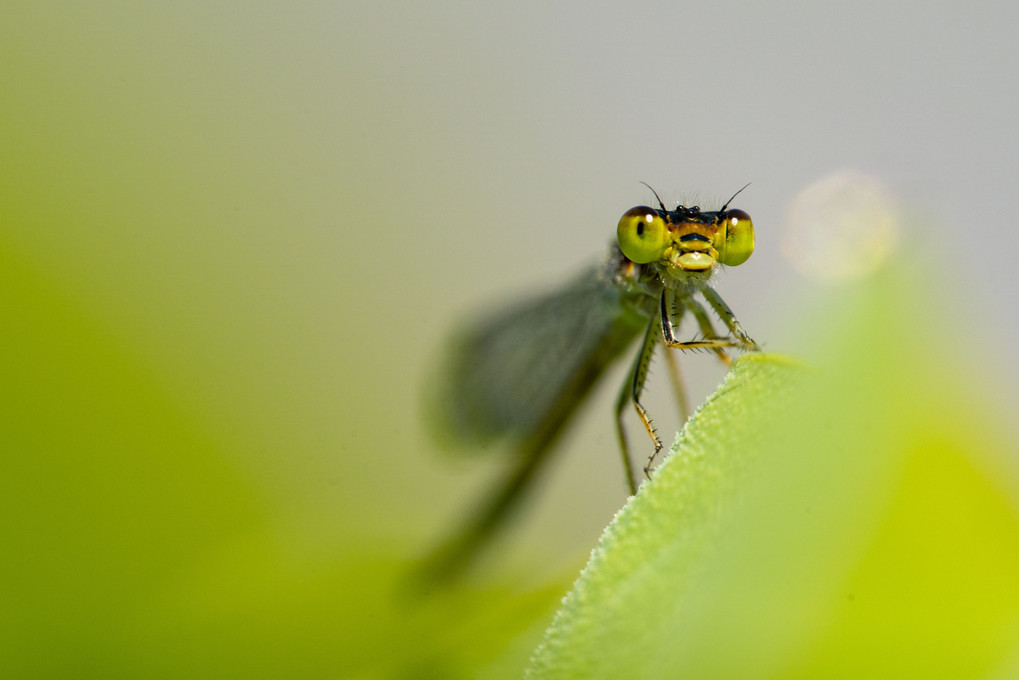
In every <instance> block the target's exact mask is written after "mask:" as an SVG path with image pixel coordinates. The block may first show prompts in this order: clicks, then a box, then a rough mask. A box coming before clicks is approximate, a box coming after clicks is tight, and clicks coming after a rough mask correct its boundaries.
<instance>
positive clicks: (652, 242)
mask: <svg viewBox="0 0 1019 680" xmlns="http://www.w3.org/2000/svg"><path fill="white" fill-rule="evenodd" d="M667 237H668V230H666V228H665V221H664V220H662V218H661V216H660V215H659V214H658V213H657V212H656V211H655V210H654V209H652V208H648V207H646V206H639V207H636V208H630V209H629V210H627V211H626V212H625V213H623V216H622V217H620V218H619V226H618V227H617V228H616V239H618V241H619V249H620V250H622V251H623V255H626V256H627V257H628V258H630V259H631V260H633V261H634V262H636V263H637V264H646V263H648V262H654V261H655V260H660V259H662V257H663V256H664V255H665V248H666V246H667V245H668V238H667Z"/></svg>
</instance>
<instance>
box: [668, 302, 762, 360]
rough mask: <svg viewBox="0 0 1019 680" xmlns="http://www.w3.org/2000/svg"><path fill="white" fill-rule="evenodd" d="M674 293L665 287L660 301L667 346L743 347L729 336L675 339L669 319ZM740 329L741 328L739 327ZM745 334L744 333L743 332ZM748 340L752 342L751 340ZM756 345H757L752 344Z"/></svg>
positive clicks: (702, 347) (685, 347) (676, 347)
mask: <svg viewBox="0 0 1019 680" xmlns="http://www.w3.org/2000/svg"><path fill="white" fill-rule="evenodd" d="M673 297H675V296H674V294H673V292H672V290H670V289H669V288H666V289H665V290H664V291H663V292H662V301H661V305H660V314H659V316H660V318H661V322H662V337H663V338H664V339H665V344H666V346H668V347H674V348H675V349H710V350H713V351H714V350H718V349H725V348H726V347H743V346H744V345H743V344H741V343H739V342H737V341H735V340H732V339H730V338H705V339H704V340H689V341H686V342H681V341H679V340H677V339H676V331H675V328H674V326H673V324H672V321H671V320H670V312H669V310H670V307H671V306H672V305H671V303H672V299H673ZM740 330H741V331H742V328H741V329H740ZM744 335H745V333H744ZM750 342H753V341H752V340H751V341H750ZM754 347H757V345H754Z"/></svg>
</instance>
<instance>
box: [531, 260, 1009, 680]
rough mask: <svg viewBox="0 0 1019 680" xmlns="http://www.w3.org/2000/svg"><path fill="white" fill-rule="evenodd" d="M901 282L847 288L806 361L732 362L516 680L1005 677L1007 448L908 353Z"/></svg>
mask: <svg viewBox="0 0 1019 680" xmlns="http://www.w3.org/2000/svg"><path fill="white" fill-rule="evenodd" d="M912 274H915V272H912ZM913 280H914V281H915V280H917V279H915V278H914V279H913ZM906 282H907V278H906V275H905V274H900V275H895V274H890V273H887V272H885V273H883V274H882V275H879V276H877V277H875V279H874V280H872V281H870V282H869V283H868V284H866V285H862V286H861V287H860V289H859V290H857V291H855V292H854V293H852V294H847V295H846V296H845V297H844V299H843V300H842V301H841V304H840V305H839V307H838V308H839V309H840V310H841V312H840V317H839V318H838V319H836V320H835V321H834V322H833V323H832V325H831V327H829V328H828V329H827V330H825V331H823V332H818V333H817V336H818V343H819V346H822V347H825V348H827V349H826V351H825V352H822V353H821V354H822V356H821V358H820V359H818V360H817V361H816V362H815V363H812V364H810V365H809V366H806V367H805V366H799V365H796V364H791V363H789V362H786V361H783V360H778V359H776V358H774V357H770V356H767V355H765V356H757V357H747V358H745V359H743V360H742V361H740V362H739V363H738V365H737V366H736V368H735V370H734V371H733V372H732V374H731V375H730V376H729V378H728V380H727V381H726V382H725V384H724V385H723V386H722V388H721V389H720V390H719V391H718V392H717V393H716V394H715V395H714V396H713V397H712V398H711V399H710V400H709V401H708V402H707V403H706V404H705V405H704V406H703V407H702V408H701V410H700V411H699V413H698V414H697V416H696V417H695V418H694V419H693V420H692V421H691V422H690V423H689V424H688V426H687V428H686V429H685V431H684V432H683V434H682V436H681V437H680V439H679V440H678V441H677V444H676V447H675V448H674V450H673V455H672V456H671V457H670V459H669V460H668V461H667V463H665V464H664V465H663V466H662V467H661V469H660V470H659V471H658V473H657V474H656V475H655V477H654V479H653V480H652V481H651V482H650V483H648V484H646V485H645V486H644V488H643V489H642V490H641V492H640V493H639V494H638V495H637V496H636V497H635V498H634V499H633V501H632V502H631V503H630V504H629V505H628V506H627V507H626V508H625V509H624V510H623V511H622V512H620V514H619V515H618V516H617V518H616V519H615V520H614V522H613V523H612V524H611V525H610V526H609V527H608V529H607V530H606V532H605V534H604V536H603V537H602V540H601V542H600V544H599V546H598V547H597V548H596V549H595V551H594V553H593V555H592V557H591V560H590V563H589V564H588V566H587V568H586V569H585V570H584V572H583V574H582V575H581V577H580V579H579V580H578V581H577V583H576V584H575V586H574V588H573V590H572V592H571V593H570V594H569V596H568V597H567V598H566V600H565V602H564V604H563V607H562V609H561V610H560V612H559V613H558V615H557V617H556V619H555V622H554V623H553V625H552V626H551V627H550V629H549V630H548V631H547V633H546V637H545V640H544V642H543V643H542V645H541V646H540V647H539V649H538V650H537V652H536V654H535V656H534V658H533V659H532V663H531V667H530V669H529V671H530V677H533V678H576V677H590V678H594V677H604V678H628V677H641V678H664V677H689V678H742V679H746V678H833V677H847V678H848V677H853V678H861V677H890V678H892V677H893V678H913V677H915V678H935V677H943V678H974V677H1005V676H1006V675H1002V674H1007V673H1008V671H1009V670H1011V671H1015V670H1016V666H1015V664H1016V662H1017V658H1019V657H1017V654H1019V512H1017V508H1019V505H1017V502H1016V500H1017V498H1016V493H1015V492H1016V488H1017V487H1016V484H1015V477H1014V474H1015V468H1014V467H1011V468H1010V467H1009V461H1008V460H1007V452H1009V451H1013V452H1014V447H1009V446H1008V445H1007V444H1006V443H1005V438H1004V437H1005V435H1004V434H1002V433H1000V432H996V431H995V430H994V427H993V426H992V424H991V423H989V422H988V419H987V416H986V411H988V409H982V404H981V403H980V402H979V400H977V399H974V398H973V397H972V395H971V394H970V392H972V390H971V389H970V390H967V389H966V388H965V387H964V386H962V385H960V384H959V382H958V381H957V380H956V379H955V377H954V376H953V375H952V374H951V369H950V366H951V357H946V356H945V355H944V352H942V351H940V350H939V348H937V347H930V346H929V345H927V344H925V343H923V342H922V341H920V342H913V343H912V344H909V343H908V341H909V340H910V339H911V338H916V337H917V329H918V328H923V327H924V325H923V324H924V322H925V321H926V319H923V318H922V317H923V314H922V313H920V312H918V310H920V309H921V308H922V307H923V306H924V305H923V303H922V302H921V301H919V300H917V298H916V296H914V295H912V294H911V293H910V291H911V290H912V289H911V287H910V286H909V285H907V283H906ZM989 401H990V400H989ZM1011 464H1012V465H1014V464H1015V461H1014V459H1013V460H1012V461H1011Z"/></svg>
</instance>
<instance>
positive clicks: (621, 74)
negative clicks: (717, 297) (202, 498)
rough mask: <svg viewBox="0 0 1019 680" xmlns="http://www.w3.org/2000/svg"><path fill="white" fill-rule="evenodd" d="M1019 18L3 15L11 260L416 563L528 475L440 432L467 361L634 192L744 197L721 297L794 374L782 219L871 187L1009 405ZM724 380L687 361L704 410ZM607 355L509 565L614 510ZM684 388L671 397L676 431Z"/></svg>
mask: <svg viewBox="0 0 1019 680" xmlns="http://www.w3.org/2000/svg"><path fill="white" fill-rule="evenodd" d="M1017 19H1019V12H1017V10H1015V8H1014V5H1011V4H1007V3H1004V2H1000V3H978V2H970V3H947V2H935V3H927V4H920V3H907V2H901V1H899V2H896V1H891V2H889V1H887V0H882V1H881V2H857V3H816V2H799V3H797V2H783V3H734V2H677V3H665V2H629V3H625V4H624V3H605V2H585V3H580V2H566V3H557V2H552V3H548V2H529V1H524V2H514V3H498V4H496V3H470V2H439V3H406V2H404V3H394V2H375V1H372V2H368V1H363V0H346V1H345V2H342V3H336V4H328V3H287V4H286V5H285V6H283V5H274V4H271V3H245V4H243V5H218V6H209V5H207V4H205V3H192V4H188V3H175V4H173V5H172V6H171V5H167V6H162V7H155V6H145V7H141V6H133V5H123V6H113V5H107V6H106V7H105V8H104V9H102V10H99V9H96V8H88V9H86V8H82V7H80V6H76V5H69V6H66V7H60V8H57V7H55V6H49V5H41V4H35V3H23V4H19V3H12V4H11V5H8V6H7V8H6V9H4V10H2V11H0V24H2V25H4V27H5V28H4V32H5V33H6V34H7V36H6V37H5V40H4V42H5V45H6V49H5V52H6V56H5V58H4V61H5V69H9V71H8V74H9V78H8V79H7V80H8V84H7V86H6V87H5V88H4V90H5V92H4V94H2V95H0V98H2V99H0V101H2V102H3V106H4V109H5V111H6V113H5V116H6V123H5V129H6V144H7V146H8V152H9V153H8V154H7V155H8V159H11V158H14V159H20V161H23V162H22V164H21V165H20V166H19V168H18V171H17V172H16V173H15V172H11V173H9V174H8V176H7V177H5V179H4V182H6V183H7V190H8V191H9V192H10V196H13V197H16V198H17V199H18V200H22V199H25V197H30V198H31V197H35V198H40V197H41V198H40V200H39V201H38V202H37V204H36V207H38V206H44V210H46V211H50V212H48V213H46V214H47V215H48V216H49V217H51V218H52V219H48V221H44V222H40V224H45V225H47V226H46V228H40V227H39V226H38V224H37V223H33V222H32V220H20V219H11V220H8V222H7V224H6V226H5V227H4V229H5V234H4V237H5V239H6V242H7V244H8V246H9V247H11V248H14V249H16V250H17V251H18V252H20V253H23V254H24V257H25V258H27V259H29V260H31V261H33V262H35V263H36V264H37V265H38V266H39V267H40V268H42V269H43V270H45V271H47V272H49V273H50V274H49V275H50V276H51V277H52V279H53V281H54V282H56V283H58V284H59V285H61V286H62V287H63V288H64V289H66V290H68V291H74V293H73V294H74V295H75V296H76V298H77V299H78V300H80V303H81V305H82V307H83V308H84V309H86V310H88V314H89V315H90V318H95V319H98V320H99V322H100V323H102V324H104V327H108V328H109V329H111V333H113V334H115V336H116V337H117V342H118V343H120V346H123V347H126V348H128V350H129V351H131V352H134V353H136V354H137V356H138V357H139V359H140V360H141V361H142V362H143V363H144V364H145V366H146V367H147V370H149V371H150V372H151V373H152V375H154V376H156V378H157V379H158V380H159V381H160V383H161V384H162V385H163V386H164V387H165V389H166V390H167V392H168V393H169V394H171V395H172V397H173V399H174V401H175V403H178V404H180V405H182V408H184V409H185V410H186V411H187V412H189V413H194V414H198V416H197V417H198V418H199V419H200V420H202V421H203V422H205V423H206V425H207V427H208V430H209V431H210V432H213V433H215V436H216V437H218V438H219V441H222V442H223V443H224V444H223V446H224V450H226V451H228V452H229V453H230V455H231V456H233V458H234V460H235V461H236V464H237V465H238V466H239V467H241V468H242V469H243V470H244V471H245V475H246V476H247V478H248V479H250V480H252V482H253V483H254V484H256V485H257V486H258V487H259V488H261V489H263V490H264V491H265V492H266V493H267V495H268V496H269V497H270V498H271V499H272V502H271V503H270V504H269V505H270V507H271V508H273V512H274V514H273V517H274V518H276V519H275V520H274V521H278V522H279V523H281V525H282V526H284V527H285V528H286V531H285V532H284V533H291V534H292V533H294V532H297V533H300V532H304V534H306V535H308V536H313V537H316V538H315V539H314V540H320V541H323V542H325V543H330V542H343V541H346V540H347V537H348V536H350V535H354V534H356V535H358V536H360V537H362V538H364V537H368V538H367V540H377V541H380V542H382V541H386V540H388V539H389V538H392V537H398V538H399V540H400V541H401V542H403V544H405V545H407V546H412V548H411V552H412V553H419V552H422V551H424V550H426V549H427V547H428V546H429V545H431V544H432V543H433V541H435V540H437V539H439V538H440V537H441V536H442V535H443V534H444V532H445V531H447V530H449V529H451V528H452V527H453V526H455V524H456V523H457V521H459V520H460V519H461V518H462V517H463V516H464V514H466V513H468V512H469V511H470V510H469V508H470V507H471V503H472V502H474V501H475V500H476V499H477V497H478V495H479V494H480V493H483V491H484V489H485V488H486V485H487V484H488V483H489V482H490V481H491V480H492V479H493V478H495V477H497V476H498V475H499V473H500V471H501V470H502V469H503V467H504V464H505V463H506V462H507V461H506V459H505V458H504V457H501V456H499V455H497V454H492V455H488V456H486V457H482V458H481V460H479V462H478V463H477V464H470V463H467V462H464V461H463V459H458V458H456V457H449V456H443V455H442V452H441V451H440V450H439V449H438V447H436V446H435V445H434V444H433V443H431V439H430V438H429V437H428V435H427V432H426V428H425V427H424V426H423V423H422V412H423V409H422V406H421V403H420V401H421V395H422V394H423V393H424V392H425V391H426V389H427V387H426V386H427V384H428V381H429V380H431V379H433V378H434V372H435V370H436V368H435V365H436V361H437V360H438V358H439V356H440V355H441V351H442V347H443V344H444V342H445V340H446V338H448V337H449V335H450V333H451V332H453V330H454V329H455V328H456V327H457V325H458V324H460V323H463V322H464V321H465V320H468V319H469V318H470V316H471V314H472V313H473V312H476V311H477V310H480V309H486V308H492V307H493V306H497V305H499V304H501V303H504V302H507V301H511V300H514V299H516V298H517V297H518V296H519V295H525V294H528V293H535V292H540V291H543V290H547V289H549V288H550V287H554V286H556V285H559V284H561V283H563V282H565V281H567V280H569V279H570V278H571V277H572V276H574V275H575V274H576V273H578V272H580V271H582V270H583V269H584V268H585V267H586V266H588V265H589V264H590V263H592V262H593V261H596V260H597V259H598V258H599V257H601V256H602V255H603V253H604V252H605V249H606V247H607V245H608V243H609V242H610V240H611V239H612V238H613V237H614V230H615V226H616V222H617V220H618V218H619V216H620V215H621V214H622V212H623V211H625V210H626V209H628V208H630V207H631V206H633V205H638V204H642V203H647V202H648V201H649V200H651V195H650V193H649V192H648V191H647V190H646V189H645V188H644V187H643V186H642V185H641V184H640V183H639V182H640V181H646V182H648V183H649V184H651V185H652V186H654V187H655V188H656V189H657V190H658V191H659V193H661V195H662V197H663V198H664V199H665V200H666V201H667V202H669V203H672V202H674V201H677V200H685V201H687V200H688V201H691V202H697V203H699V204H700V205H701V206H702V207H705V208H711V207H716V206H717V205H718V204H719V203H721V202H722V201H724V200H725V199H726V198H728V197H729V196H730V195H731V194H732V193H733V192H735V191H736V190H737V189H739V188H740V187H741V186H743V185H744V184H746V183H747V182H752V183H753V184H752V185H751V186H750V187H749V188H748V189H747V190H746V191H744V192H743V193H742V194H741V195H740V196H739V198H738V199H737V200H736V202H735V205H736V206H738V207H740V208H743V209H745V210H747V211H748V212H749V213H750V214H751V215H752V216H753V218H754V222H755V225H756V230H757V250H756V252H755V254H754V256H753V257H752V258H751V259H750V260H749V261H748V262H747V263H746V264H744V265H742V266H741V267H739V268H738V269H730V270H727V271H725V272H723V273H722V275H721V276H720V277H719V282H718V287H719V290H720V291H721V293H722V294H723V296H724V297H725V299H726V300H727V301H728V302H729V304H730V305H731V306H732V308H733V309H734V310H735V311H736V313H737V315H738V316H739V318H740V320H741V321H742V322H743V324H744V326H745V327H746V328H747V329H749V330H750V332H751V333H752V334H753V335H754V337H755V338H757V339H758V341H760V342H761V343H762V344H763V345H764V347H765V348H766V349H768V350H771V351H776V352H785V353H794V354H795V353H799V352H801V351H806V350H808V349H809V348H804V347H803V342H802V337H803V330H804V328H803V319H805V318H807V317H808V315H807V313H806V312H805V311H804V310H807V309H809V308H810V305H811V304H812V303H813V301H815V300H817V299H820V298H819V296H817V295H815V293H816V291H818V290H820V289H822V288H823V287H824V286H826V285H828V284H825V283H822V282H821V281H819V280H817V279H814V278H810V277H808V276H804V275H802V274H799V273H797V271H796V269H795V268H794V266H793V264H792V263H791V262H790V260H789V259H787V258H786V257H784V256H783V255H782V243H783V239H784V238H785V234H786V233H787V229H788V227H789V211H790V209H791V205H792V204H793V202H794V200H795V199H796V198H797V197H798V196H800V195H801V194H802V192H804V190H806V189H808V187H810V186H812V185H814V184H815V183H816V182H818V181H821V180H824V179H825V178H828V177H831V176H840V175H841V174H842V173H846V172H854V173H860V174H861V176H865V177H869V178H870V179H871V180H873V181H874V182H875V183H877V184H878V185H879V186H880V187H881V188H882V191H883V192H884V195H885V197H886V199H887V201H888V202H889V203H890V204H891V205H893V206H894V207H895V209H896V210H898V211H900V214H901V215H902V216H903V219H902V233H901V234H900V236H899V241H898V250H896V251H894V252H893V253H892V254H891V257H892V258H899V257H903V258H905V257H909V258H912V257H913V256H914V255H915V254H919V255H920V257H921V258H926V260H927V264H928V266H929V267H931V268H932V269H933V270H935V271H936V272H937V274H938V275H939V276H941V277H943V281H944V283H945V286H946V288H947V289H949V290H954V291H955V292H956V294H957V296H958V297H957V298H956V299H954V300H947V301H946V302H945V303H944V325H943V327H940V328H932V329H917V334H918V337H924V338H925V339H927V340H931V339H934V340H935V341H939V339H940V338H944V339H945V340H944V341H945V342H955V341H956V339H957V338H959V337H962V338H965V343H962V344H960V345H959V352H960V354H961V355H964V357H965V360H966V361H969V362H971V363H972V370H973V373H974V375H976V376H979V379H980V380H984V381H988V384H990V385H992V386H993V387H994V389H1000V390H1002V394H1009V395H1014V390H1013V389H1012V388H1010V387H1007V385H1010V384H1011V383H1012V382H1013V381H1014V380H1015V378H1016V377H1017V371H1016V362H1015V360H1014V358H1013V354H1014V348H1015V346H1016V341H1017V338H1019V320H1017V315H1016V309H1017V303H1016V301H1015V289H1016V274H1015V271H1016V268H1015V267H1014V265H1013V262H1012V255H1013V253H1014V252H1015V251H1016V250H1017V247H1019V235H1017V234H1019V232H1017V229H1016V225H1015V212H1016V211H1015V208H1014V206H1013V195H1012V194H1013V193H1014V187H1016V186H1019V162H1017V156H1016V133H1015V131H1014V124H1015V123H1014V121H1015V120H1016V119H1017V97H1016V88H1015V73H1016V70H1017V66H1019V47H1017V43H1016V40H1015V35H1014V34H1015V30H1016V26H1017ZM69 164H70V165H69ZM67 168H72V169H67ZM854 176H855V175H854ZM32 192H36V193H34V194H33V193H32ZM53 196H59V197H60V198H59V200H54V199H53ZM33 200H34V198H33ZM10 205H11V204H10V201H8V206H10ZM670 207H671V206H670ZM9 210H12V212H11V213H9V214H11V215H13V214H14V212H13V209H11V208H9ZM61 210H66V212H67V214H73V215H81V214H86V215H87V216H88V220H87V221H86V222H85V223H84V224H85V225H86V226H85V227H83V222H82V221H81V220H77V221H76V220H73V219H67V220H65V219H63V213H61V212H60V211H61ZM850 243H852V240H850ZM894 261H895V260H894V259H893V260H892V262H894ZM940 294H941V293H940V292H938V291H935V290H933V289H932V291H931V295H932V296H934V295H940ZM938 304H941V303H940V302H939V303H938ZM953 334H957V335H953ZM914 340H915V339H914V338H889V342H895V343H901V344H902V345H903V348H904V351H908V346H909V344H910V343H911V342H913V341H914ZM716 364H717V362H714V361H713V360H712V359H711V358H710V357H706V356H692V357H689V358H687V359H686V360H685V362H684V366H685V367H686V368H687V370H688V374H689V376H690V381H691V383H692V386H693V387H692V389H693V394H694V397H695V399H697V398H701V397H703V395H705V394H707V393H709V392H710V390H711V389H713V387H714V386H715V385H716V384H717V382H718V381H719V380H721V378H722V376H723V374H724V371H723V370H722V368H721V367H720V366H718V365H716ZM618 368H619V367H617V370H616V371H614V372H613V373H612V374H611V375H610V376H608V378H607V383H608V385H606V386H605V389H604V390H603V391H602V392H601V393H600V394H599V396H598V398H597V399H595V400H594V402H593V403H592V404H591V405H590V406H589V407H588V408H586V409H585V410H584V411H583V412H582V414H581V417H580V418H579V419H578V421H577V422H576V423H575V424H574V425H575V426H574V428H573V431H574V435H575V436H573V437H572V438H570V440H569V441H568V442H567V445H566V446H565V447H564V448H565V450H564V452H563V454H562V455H561V456H560V457H558V458H557V459H556V460H555V461H554V462H553V463H552V464H551V465H550V469H549V471H548V473H549V474H548V476H547V478H545V479H544V480H543V482H542V483H541V484H540V488H538V489H537V491H538V493H537V494H536V496H535V502H534V503H533V504H531V506H530V507H529V508H528V511H527V513H526V514H525V519H526V522H524V523H523V524H521V525H520V526H519V527H518V529H517V530H516V531H515V532H514V539H513V540H515V541H516V544H515V545H514V546H513V547H512V548H510V547H507V546H504V548H503V550H502V552H501V553H498V555H500V556H501V557H500V559H505V560H507V561H509V562H511V563H516V564H517V565H518V566H523V568H527V569H531V568H534V565H535V564H540V565H541V567H540V569H541V570H546V572H548V573H553V572H555V573H570V570H572V569H574V568H575V567H576V566H577V565H578V564H579V563H581V562H582V560H583V559H584V557H585V555H586V553H587V550H588V549H590V548H591V547H593V545H594V544H595V541H596V539H597V537H598V534H599V532H600V529H601V527H603V526H604V525H605V523H606V522H607V521H608V519H609V518H610V517H611V515H612V513H614V512H615V511H616V510H617V509H618V508H619V507H620V506H621V504H622V502H623V501H624V499H625V493H624V489H625V485H624V482H623V479H622V476H621V473H620V470H619V469H618V468H619V465H618V458H617V453H616V448H615V446H616V444H615V440H614V434H613V429H612V428H613V425H612V419H611V400H612V399H613V398H614V396H615V393H616V389H617V385H618V384H619V381H620V380H621V373H620V371H619V370H618ZM664 382H665V381H664V380H661V381H655V382H654V383H653V384H652V389H651V392H650V394H649V396H648V400H647V401H648V407H649V408H650V409H651V411H652V413H653V414H654V415H655V416H656V418H657V419H658V422H659V425H660V430H661V431H662V432H663V433H665V436H666V439H667V440H671V433H672V432H674V431H675V430H676V427H677V425H678V423H676V422H675V418H674V416H671V414H672V413H673V406H672V400H671V397H670V395H669V394H668V391H667V389H665V387H666V386H665V385H663V384H661V383H664ZM670 418H672V420H671V421H670ZM630 428H631V431H632V432H633V433H634V435H635V436H634V441H635V442H637V444H638V450H639V446H640V444H641V443H642V442H643V440H641V439H640V436H641V435H640V433H639V431H638V424H637V423H636V421H635V420H631V421H630ZM482 461H485V462H482ZM344 532H350V533H349V534H347V533H344Z"/></svg>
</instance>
